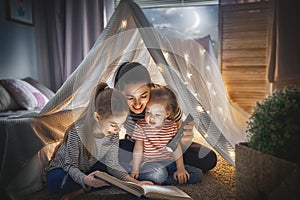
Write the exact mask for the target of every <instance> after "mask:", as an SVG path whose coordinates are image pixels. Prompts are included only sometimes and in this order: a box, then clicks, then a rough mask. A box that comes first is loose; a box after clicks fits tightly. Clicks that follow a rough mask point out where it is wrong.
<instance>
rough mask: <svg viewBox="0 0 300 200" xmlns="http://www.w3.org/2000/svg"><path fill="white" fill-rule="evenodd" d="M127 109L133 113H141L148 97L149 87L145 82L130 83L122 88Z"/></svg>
mask: <svg viewBox="0 0 300 200" xmlns="http://www.w3.org/2000/svg"><path fill="white" fill-rule="evenodd" d="M122 92H123V94H124V95H125V97H126V99H127V103H128V106H129V109H130V110H131V111H132V112H134V113H135V114H141V113H142V112H143V111H144V109H145V108H146V105H147V103H148V101H149V98H150V87H149V86H148V84H147V83H146V82H141V83H130V84H128V85H126V86H125V87H124V89H123V91H122Z"/></svg>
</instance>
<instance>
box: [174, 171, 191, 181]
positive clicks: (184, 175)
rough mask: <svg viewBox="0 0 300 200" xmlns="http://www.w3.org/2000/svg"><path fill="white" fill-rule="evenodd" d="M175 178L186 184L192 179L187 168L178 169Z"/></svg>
mask: <svg viewBox="0 0 300 200" xmlns="http://www.w3.org/2000/svg"><path fill="white" fill-rule="evenodd" d="M174 179H175V180H177V181H178V182H179V184H186V183H187V181H188V180H189V179H190V174H189V173H188V172H187V171H186V170H185V169H182V170H177V171H176V172H175V173H174Z"/></svg>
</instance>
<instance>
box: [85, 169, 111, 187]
mask: <svg viewBox="0 0 300 200" xmlns="http://www.w3.org/2000/svg"><path fill="white" fill-rule="evenodd" d="M97 172H99V171H94V172H92V173H90V174H89V175H87V176H85V177H84V179H83V181H84V183H85V184H86V185H89V186H92V187H94V188H99V187H103V186H109V184H108V183H107V182H105V181H102V180H100V179H97V178H95V177H94V175H95V174H96V173H97Z"/></svg>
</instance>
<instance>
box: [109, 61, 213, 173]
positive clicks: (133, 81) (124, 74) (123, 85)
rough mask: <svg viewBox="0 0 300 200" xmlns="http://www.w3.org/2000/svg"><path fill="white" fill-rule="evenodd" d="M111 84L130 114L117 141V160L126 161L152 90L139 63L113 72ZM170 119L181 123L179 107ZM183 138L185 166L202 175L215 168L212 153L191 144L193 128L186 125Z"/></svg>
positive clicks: (130, 64)
mask: <svg viewBox="0 0 300 200" xmlns="http://www.w3.org/2000/svg"><path fill="white" fill-rule="evenodd" d="M114 85H115V87H116V88H118V89H120V90H121V91H122V93H123V94H124V95H125V96H126V98H127V103H128V106H129V109H130V115H129V116H128V118H127V119H126V121H125V124H124V127H125V128H126V133H127V137H126V138H125V139H122V140H120V153H119V158H120V159H121V160H122V162H129V161H130V160H131V158H132V151H133V146H134V142H133V141H132V140H131V139H130V137H131V135H132V133H133V129H134V127H135V124H136V122H137V121H138V120H139V119H143V118H144V117H145V107H146V104H147V102H148V101H149V97H150V91H151V88H153V83H152V81H151V78H150V75H149V72H148V70H147V68H146V67H145V66H143V65H142V64H140V63H138V62H127V63H123V64H122V65H121V66H120V67H119V68H118V70H117V71H116V75H115V80H114ZM174 113H175V114H174V115H173V116H170V117H169V119H171V120H173V121H175V122H176V123H177V127H179V126H180V124H181V116H182V112H181V110H180V109H179V108H178V110H177V111H175V112H174ZM184 129H185V130H184V136H183V137H182V139H181V145H182V148H183V149H184V150H185V151H184V154H183V159H184V163H186V164H188V165H190V166H195V167H197V168H200V169H201V170H202V172H203V173H205V172H207V171H209V170H211V169H212V168H214V167H215V166H216V163H217V156H216V154H215V152H214V151H212V150H210V149H208V148H207V147H205V146H203V145H201V144H198V143H195V142H191V141H192V138H193V131H192V129H193V125H192V124H188V125H186V126H185V127H184ZM200 149H203V152H208V153H207V154H206V155H201V157H200V156H199V151H200Z"/></svg>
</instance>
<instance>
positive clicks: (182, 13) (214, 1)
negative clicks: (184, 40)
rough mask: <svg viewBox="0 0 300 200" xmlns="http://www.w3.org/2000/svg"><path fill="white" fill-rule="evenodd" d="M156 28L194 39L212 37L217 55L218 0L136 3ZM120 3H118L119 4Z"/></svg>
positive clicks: (136, 0) (145, 0)
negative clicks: (166, 29) (174, 31)
mask: <svg viewBox="0 0 300 200" xmlns="http://www.w3.org/2000/svg"><path fill="white" fill-rule="evenodd" d="M133 1H134V2H135V3H137V4H138V5H139V6H140V8H141V9H142V10H143V12H144V14H145V15H146V17H147V19H148V20H149V22H151V23H152V25H153V26H154V27H158V28H168V29H173V30H176V31H178V32H180V33H182V34H185V35H187V36H189V37H191V38H194V39H199V38H202V37H205V36H207V35H210V37H211V40H212V45H213V47H214V50H215V55H218V53H217V52H218V46H219V41H218V39H219V36H218V21H219V16H218V13H219V1H218V0H197V1H194V0H168V1H165V0H163V1H160V0H133ZM119 2H120V0H115V5H118V3H119Z"/></svg>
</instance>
